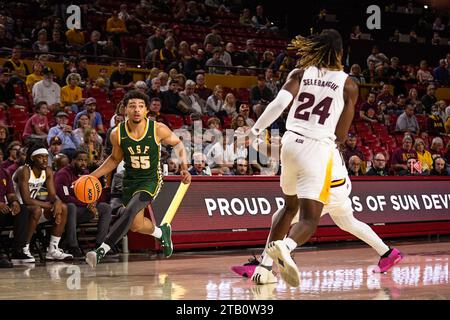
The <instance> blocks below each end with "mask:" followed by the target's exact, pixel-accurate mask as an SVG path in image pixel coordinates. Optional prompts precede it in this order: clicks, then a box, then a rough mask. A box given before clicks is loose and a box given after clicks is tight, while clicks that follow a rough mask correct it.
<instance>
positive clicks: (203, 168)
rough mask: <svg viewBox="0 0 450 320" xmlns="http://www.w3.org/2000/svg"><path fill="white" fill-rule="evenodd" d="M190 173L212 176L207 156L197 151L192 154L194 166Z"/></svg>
mask: <svg viewBox="0 0 450 320" xmlns="http://www.w3.org/2000/svg"><path fill="white" fill-rule="evenodd" d="M189 173H190V174H191V175H193V176H211V169H210V168H209V167H208V165H207V164H206V156H205V155H204V154H203V153H200V152H196V153H194V154H193V155H192V166H191V168H190V169H189Z"/></svg>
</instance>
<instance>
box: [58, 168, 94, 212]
mask: <svg viewBox="0 0 450 320" xmlns="http://www.w3.org/2000/svg"><path fill="white" fill-rule="evenodd" d="M84 173H85V174H86V173H88V172H87V171H86V172H84ZM80 176H81V175H78V174H77V172H76V170H75V167H73V166H72V165H68V166H65V167H64V168H62V169H60V170H59V171H58V172H56V174H55V187H56V194H57V195H58V197H59V198H60V199H61V200H62V202H64V203H74V204H75V205H76V206H77V207H86V206H87V204H86V203H83V202H81V201H80V200H78V199H77V197H76V196H75V193H74V191H73V188H71V186H72V183H73V182H74V181H75V180H77V179H78V178H79V177H80Z"/></svg>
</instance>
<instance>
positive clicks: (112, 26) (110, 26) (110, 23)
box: [106, 17, 127, 32]
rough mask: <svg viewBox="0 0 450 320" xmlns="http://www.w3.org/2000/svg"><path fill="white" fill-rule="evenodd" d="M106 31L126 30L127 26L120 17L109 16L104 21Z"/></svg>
mask: <svg viewBox="0 0 450 320" xmlns="http://www.w3.org/2000/svg"><path fill="white" fill-rule="evenodd" d="M106 31H107V32H126V31H127V27H126V26H125V21H123V20H122V19H114V18H113V17H111V18H109V19H108V20H107V21H106Z"/></svg>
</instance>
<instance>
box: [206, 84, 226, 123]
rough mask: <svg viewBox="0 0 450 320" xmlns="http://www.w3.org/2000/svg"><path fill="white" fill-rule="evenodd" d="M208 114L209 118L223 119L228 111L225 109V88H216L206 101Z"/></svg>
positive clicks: (219, 86) (218, 86)
mask: <svg viewBox="0 0 450 320" xmlns="http://www.w3.org/2000/svg"><path fill="white" fill-rule="evenodd" d="M205 111H206V113H207V114H208V115H209V116H216V117H219V118H223V117H224V116H226V111H225V110H224V109H223V88H222V86H221V85H216V86H215V87H214V91H213V93H212V94H211V95H210V96H209V97H208V99H207V100H206V110H205Z"/></svg>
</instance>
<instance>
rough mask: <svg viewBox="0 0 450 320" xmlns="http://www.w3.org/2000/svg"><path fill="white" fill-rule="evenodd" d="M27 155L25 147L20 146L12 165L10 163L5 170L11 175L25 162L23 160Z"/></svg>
mask: <svg viewBox="0 0 450 320" xmlns="http://www.w3.org/2000/svg"><path fill="white" fill-rule="evenodd" d="M26 157H27V148H26V147H22V148H20V149H19V150H18V151H17V158H16V160H15V161H14V163H13V164H12V165H10V166H9V167H8V168H6V169H5V170H6V172H8V174H9V175H10V176H11V177H12V176H13V175H14V173H15V172H16V171H17V169H19V168H20V167H21V166H23V165H24V164H25V160H26Z"/></svg>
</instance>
